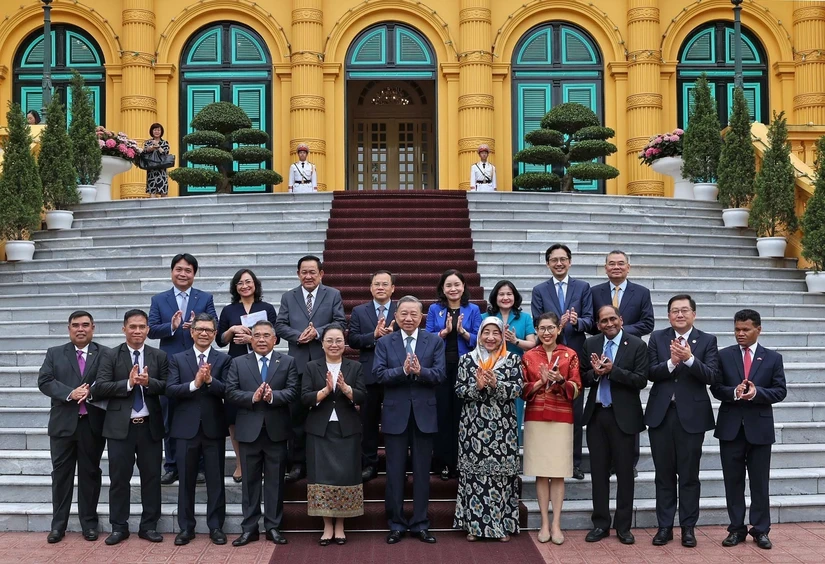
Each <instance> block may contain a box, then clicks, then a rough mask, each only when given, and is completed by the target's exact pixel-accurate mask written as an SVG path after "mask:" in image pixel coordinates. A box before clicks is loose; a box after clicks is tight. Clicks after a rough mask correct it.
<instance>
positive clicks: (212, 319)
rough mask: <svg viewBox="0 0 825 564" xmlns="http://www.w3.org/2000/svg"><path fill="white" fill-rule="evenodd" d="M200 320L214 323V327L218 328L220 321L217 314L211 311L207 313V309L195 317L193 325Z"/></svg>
mask: <svg viewBox="0 0 825 564" xmlns="http://www.w3.org/2000/svg"><path fill="white" fill-rule="evenodd" d="M198 321H208V322H209V323H211V324H212V329H217V328H218V321H217V320H216V319H215V316H214V315H212V314H211V313H206V312H205V311H202V312H200V313H199V314H197V315H196V316H195V319H194V320H193V321H192V327H194V326H195V323H197V322H198Z"/></svg>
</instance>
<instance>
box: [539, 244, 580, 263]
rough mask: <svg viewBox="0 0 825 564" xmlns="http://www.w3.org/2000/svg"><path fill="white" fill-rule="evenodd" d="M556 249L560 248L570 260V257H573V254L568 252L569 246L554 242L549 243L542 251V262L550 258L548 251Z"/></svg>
mask: <svg viewBox="0 0 825 564" xmlns="http://www.w3.org/2000/svg"><path fill="white" fill-rule="evenodd" d="M557 249H561V250H563V251H564V252H565V253H567V260H570V259H572V258H573V254H572V253H571V252H570V247H568V246H567V245H564V244H562V243H554V244H552V245H550V246H549V247H547V250H546V251H544V262H547V261H549V260H550V253H552V252H553V251H555V250H557Z"/></svg>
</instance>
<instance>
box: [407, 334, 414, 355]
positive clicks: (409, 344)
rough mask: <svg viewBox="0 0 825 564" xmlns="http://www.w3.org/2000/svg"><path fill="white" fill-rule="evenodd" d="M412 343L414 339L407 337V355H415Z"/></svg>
mask: <svg viewBox="0 0 825 564" xmlns="http://www.w3.org/2000/svg"><path fill="white" fill-rule="evenodd" d="M412 342H413V338H412V337H407V346H406V347H405V348H406V349H407V354H415V353H413V348H412Z"/></svg>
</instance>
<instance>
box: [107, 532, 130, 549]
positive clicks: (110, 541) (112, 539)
mask: <svg viewBox="0 0 825 564" xmlns="http://www.w3.org/2000/svg"><path fill="white" fill-rule="evenodd" d="M128 538H129V531H112V533H111V534H109V536H108V537H106V540H105V541H104V542H105V543H106V544H107V545H109V546H114V545H116V544H117V543H119V542H121V541H125V540H126V539H128Z"/></svg>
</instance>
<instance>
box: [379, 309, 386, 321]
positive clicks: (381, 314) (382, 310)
mask: <svg viewBox="0 0 825 564" xmlns="http://www.w3.org/2000/svg"><path fill="white" fill-rule="evenodd" d="M386 309H387V308H386V307H384V306H378V318H379V319H381V318H382V317H384V311H385V310H386Z"/></svg>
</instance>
